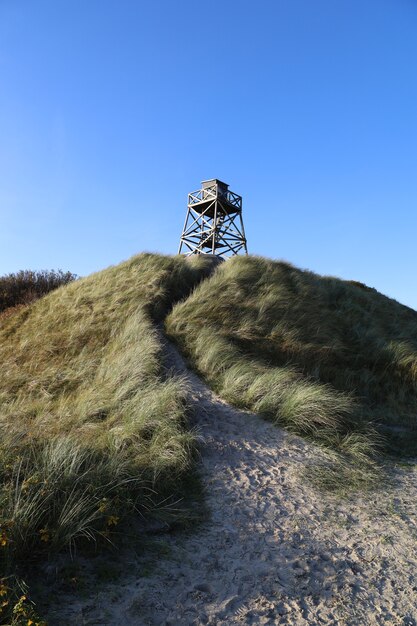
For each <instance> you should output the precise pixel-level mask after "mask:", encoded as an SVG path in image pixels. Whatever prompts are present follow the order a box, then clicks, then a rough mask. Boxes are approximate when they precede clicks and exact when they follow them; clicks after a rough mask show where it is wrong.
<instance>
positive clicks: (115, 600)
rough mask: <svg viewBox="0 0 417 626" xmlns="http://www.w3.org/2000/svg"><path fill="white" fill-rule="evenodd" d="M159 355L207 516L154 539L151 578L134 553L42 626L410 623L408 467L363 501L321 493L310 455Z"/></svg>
mask: <svg viewBox="0 0 417 626" xmlns="http://www.w3.org/2000/svg"><path fill="white" fill-rule="evenodd" d="M167 350H168V352H169V365H170V367H171V368H172V369H174V370H175V372H176V373H181V374H182V375H184V376H185V377H186V379H187V381H188V384H189V388H190V399H191V401H192V402H193V403H194V405H195V409H196V410H195V426H196V427H197V428H198V431H199V433H200V436H201V438H202V444H201V474H202V478H203V482H204V484H205V488H206V492H207V498H206V501H207V506H208V509H209V512H210V515H209V519H207V522H205V523H204V524H203V525H202V526H200V527H198V529H197V530H196V531H195V532H193V533H188V534H185V533H177V534H170V535H162V536H161V537H160V542H161V546H162V547H163V550H164V552H165V553H166V556H164V557H162V558H161V559H160V560H159V561H158V563H157V566H156V567H155V568H154V569H153V570H152V571H151V572H150V575H148V576H143V569H144V562H145V561H144V559H145V557H143V556H142V557H141V556H138V557H136V556H135V557H132V561H131V562H130V563H129V564H128V565H129V575H127V576H125V577H123V579H120V580H119V581H118V582H117V583H114V584H106V585H102V586H100V589H98V590H97V591H96V592H95V593H93V594H89V597H87V598H85V599H83V600H80V598H79V597H77V598H76V599H75V598H74V597H73V598H72V599H70V598H68V599H65V598H61V599H60V601H59V605H58V603H57V604H56V605H55V606H54V607H51V610H50V615H49V620H50V621H49V623H50V624H51V626H53V625H54V624H57V625H58V624H59V625H60V626H62V625H64V624H71V625H74V626H75V625H78V624H85V625H86V624H91V625H92V624H102V625H104V624H111V625H115V626H116V625H119V624H120V625H124V626H130V625H131V626H134V625H145V624H155V625H156V624H161V625H163V624H165V625H169V624H170V625H172V626H174V625H182V624H184V625H188V624H190V625H191V624H194V625H200V624H210V625H212V626H214V625H216V626H217V625H222V624H224V625H231V624H283V625H284V624H287V625H295V624H300V625H307V624H308V625H311V624H313V625H315V624H348V625H352V626H353V625H355V626H358V625H361V626H362V625H363V626H365V625H368V624H369V625H372V624H378V625H380V624H389V625H391V624H392V625H396V624H398V625H402V626H413V625H417V608H416V607H417V579H416V577H415V576H416V572H417V552H416V538H417V526H416V517H415V513H416V497H415V496H416V486H417V472H416V470H415V469H412V470H402V471H400V470H396V474H395V477H394V478H395V480H394V483H393V486H391V487H389V488H386V489H384V491H383V492H382V493H375V494H372V495H371V496H366V498H365V497H364V498H363V499H356V500H354V501H349V502H348V501H338V500H336V499H333V498H331V497H330V496H324V495H323V494H320V493H319V492H317V491H316V490H314V489H313V488H312V487H310V486H309V485H308V484H306V482H305V480H303V479H302V478H301V476H300V473H301V472H300V470H301V469H302V468H303V467H304V466H305V464H306V463H309V462H314V461H315V460H316V459H318V458H320V455H321V454H322V453H321V451H320V450H319V449H316V448H315V447H314V446H312V445H311V444H308V443H306V442H304V441H303V440H301V439H300V438H297V437H294V436H292V435H290V434H288V433H286V432H285V431H283V430H281V429H279V428H276V427H274V426H273V425H271V424H269V423H267V422H265V421H263V420H262V419H260V418H259V417H257V416H256V415H253V414H250V413H246V412H243V411H239V410H236V409H234V408H232V407H230V406H229V405H227V404H225V403H223V402H222V401H220V400H219V398H217V397H216V396H215V395H214V394H213V393H212V392H211V391H210V390H209V389H208V388H207V386H206V385H204V384H203V383H202V381H201V380H200V379H199V378H198V377H197V376H196V375H194V374H193V373H191V372H190V371H189V370H187V368H186V366H185V364H184V361H183V360H182V358H181V356H180V355H179V354H178V353H177V352H176V350H175V349H174V348H173V347H172V346H170V345H169V344H167ZM393 471H394V470H393ZM158 541H159V539H158ZM54 615H55V617H54Z"/></svg>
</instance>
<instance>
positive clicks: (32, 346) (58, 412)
mask: <svg viewBox="0 0 417 626" xmlns="http://www.w3.org/2000/svg"><path fill="white" fill-rule="evenodd" d="M211 267H212V264H211V263H210V262H209V261H208V260H206V259H204V258H194V259H192V260H191V261H185V259H184V258H180V257H176V258H174V257H162V256H157V255H146V254H145V255H140V256H138V257H135V258H133V259H131V260H130V261H128V262H126V263H122V264H121V265H119V266H117V267H111V268H109V269H107V270H104V271H102V272H99V273H97V274H93V275H91V276H89V277H88V278H85V279H82V280H78V281H75V282H72V283H70V284H69V285H67V286H65V287H61V288H59V289H57V290H56V291H54V292H52V293H50V294H49V295H48V296H46V297H44V298H42V299H40V300H38V301H37V302H35V303H34V304H32V305H31V306H28V307H26V308H23V309H20V310H18V311H17V312H16V313H15V314H14V315H12V316H9V317H7V316H6V317H4V318H3V319H2V320H1V321H0V361H1V363H2V373H1V376H0V405H1V412H0V568H1V569H0V578H2V580H1V585H2V586H0V594H1V592H2V591H4V593H3V594H2V595H1V598H2V601H4V602H9V604H8V605H7V606H6V607H5V609H4V610H5V612H7V610H8V609H10V607H11V605H12V603H13V601H12V598H11V597H10V596H11V595H12V594H13V593H16V585H15V584H14V582H13V581H14V577H15V576H16V575H19V572H20V571H21V568H22V567H23V566H25V567H26V566H27V565H28V564H30V562H33V561H37V560H39V559H40V558H41V557H42V555H46V554H48V553H50V552H51V551H53V550H59V549H60V548H62V547H66V546H70V547H71V546H74V544H75V543H79V542H80V541H81V542H82V541H83V540H94V541H98V542H100V541H103V542H104V541H107V540H109V539H111V538H112V536H113V535H115V534H117V531H118V528H119V527H120V525H121V524H122V522H123V520H124V518H126V517H127V516H128V515H129V514H132V513H136V512H139V513H140V514H142V515H143V514H145V515H146V513H147V512H148V511H149V508H152V507H154V506H157V504H158V501H162V500H163V501H165V502H168V503H169V502H170V497H171V500H172V499H174V498H177V497H178V495H179V494H180V491H181V482H182V478H183V477H185V476H186V475H187V470H188V469H189V466H190V462H191V455H192V450H193V445H194V441H193V437H192V435H191V434H190V433H189V432H188V431H187V428H186V424H187V419H186V417H187V416H186V406H185V402H184V383H183V381H182V380H180V379H179V378H177V377H175V376H171V375H169V374H168V373H167V372H166V371H165V370H164V367H163V354H162V347H161V341H160V337H159V335H158V332H157V329H156V326H155V322H158V321H160V320H161V319H163V317H164V315H165V314H166V312H167V311H168V310H169V308H170V307H171V305H172V303H173V302H175V301H176V300H178V299H180V298H182V297H183V296H184V295H186V294H188V293H189V292H190V290H191V289H192V288H193V287H194V285H196V284H197V282H198V281H199V280H201V278H203V277H204V276H206V275H207V274H208V273H209V272H210V271H211ZM167 498H168V500H166V499H167ZM13 590H15V591H13ZM8 594H9V595H8ZM5 598H6V600H5ZM15 600H16V598H15ZM0 604H1V602H0ZM25 610H26V609H25ZM0 611H1V609H0ZM27 611H29V613H28V615H30V608H29V609H27ZM0 615H1V612H0ZM25 623H26V622H25Z"/></svg>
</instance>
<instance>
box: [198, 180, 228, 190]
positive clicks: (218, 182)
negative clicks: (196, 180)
mask: <svg viewBox="0 0 417 626" xmlns="http://www.w3.org/2000/svg"><path fill="white" fill-rule="evenodd" d="M208 183H210V185H218V186H219V187H225V188H226V189H228V188H229V185H228V184H227V183H224V182H223V181H222V180H219V179H218V178H209V179H208V180H202V181H201V185H202V187H208V186H209V185H208Z"/></svg>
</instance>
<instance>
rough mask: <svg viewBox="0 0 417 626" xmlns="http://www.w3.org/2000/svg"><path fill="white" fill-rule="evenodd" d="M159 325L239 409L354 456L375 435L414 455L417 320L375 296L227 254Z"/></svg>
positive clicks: (412, 313) (276, 264) (340, 282)
mask: <svg viewBox="0 0 417 626" xmlns="http://www.w3.org/2000/svg"><path fill="white" fill-rule="evenodd" d="M202 320H204V324H202V323H201V321H202ZM166 327H167V330H168V332H169V334H170V336H171V337H172V338H174V339H175V340H176V341H177V342H178V343H179V345H180V346H181V348H182V349H183V350H184V351H185V352H186V353H187V354H188V356H189V357H190V359H191V360H192V363H193V365H194V366H195V367H196V368H197V369H198V370H199V371H200V372H201V373H202V374H203V375H204V376H205V377H206V378H207V379H208V380H209V381H210V383H211V384H212V385H213V386H215V387H216V389H217V390H218V391H219V393H220V394H221V395H222V396H223V397H224V398H225V399H227V400H229V401H230V402H233V403H235V404H236V405H238V406H244V407H248V408H250V409H253V410H255V411H257V412H259V413H261V414H264V415H265V416H267V417H269V418H271V419H273V420H274V421H276V422H277V423H279V424H283V425H285V426H287V427H289V428H291V429H293V430H295V431H296V432H298V433H301V434H308V435H311V436H314V437H315V438H316V439H317V440H319V441H322V442H324V443H328V444H329V445H330V446H332V447H335V446H339V447H340V448H341V449H343V448H346V449H350V450H351V451H353V450H354V449H355V447H356V451H357V452H358V451H359V450H361V449H362V447H363V446H365V447H366V443H367V442H368V443H369V442H370V441H371V440H373V441H375V439H376V437H375V431H376V432H377V433H379V434H380V435H381V436H383V438H384V445H385V446H386V447H387V448H388V449H390V450H391V451H392V450H396V451H399V452H409V453H412V454H415V453H416V451H417V446H416V443H417V437H416V435H417V402H416V391H417V313H416V312H415V311H413V310H411V309H409V308H407V307H405V306H402V305H401V304H399V303H398V302H396V301H394V300H391V299H390V298H387V297H385V296H383V295H382V294H380V293H378V292H377V291H376V290H374V289H370V288H368V287H366V286H365V285H362V284H361V283H354V282H347V281H343V280H339V279H337V278H332V277H322V276H318V275H316V274H313V273H311V272H308V271H302V270H299V269H297V268H295V267H293V266H291V265H289V264H288V263H282V262H273V261H269V260H266V259H263V258H256V257H234V258H232V259H230V260H229V261H227V262H226V263H223V264H222V265H221V266H220V268H219V269H218V270H217V272H216V273H215V274H214V275H213V276H212V277H211V278H210V279H209V280H207V281H204V282H203V283H202V284H201V285H200V286H199V287H198V288H197V289H196V290H195V292H194V293H193V294H192V296H191V297H189V298H188V299H187V300H186V301H184V302H183V303H181V304H178V305H177V306H175V307H174V309H173V311H172V312H171V314H170V315H169V317H168V319H167V321H166ZM372 431H374V434H373V435H372V434H371V433H372ZM363 435H366V436H365V437H364V436H363ZM377 438H378V437H377Z"/></svg>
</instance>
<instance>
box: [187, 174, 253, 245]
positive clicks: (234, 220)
mask: <svg viewBox="0 0 417 626" xmlns="http://www.w3.org/2000/svg"><path fill="white" fill-rule="evenodd" d="M181 252H183V254H186V255H191V254H210V255H215V256H220V257H226V256H232V255H234V254H239V253H244V254H247V253H248V249H247V246H246V237H245V229H244V227H243V221H242V196H238V195H237V193H234V192H233V191H229V185H226V183H222V181H221V180H217V178H213V179H211V180H203V182H202V183H201V189H199V190H198V191H193V192H192V193H189V194H188V208H187V217H186V218H185V224H184V229H183V231H182V235H181V239H180V247H179V250H178V254H181Z"/></svg>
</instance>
